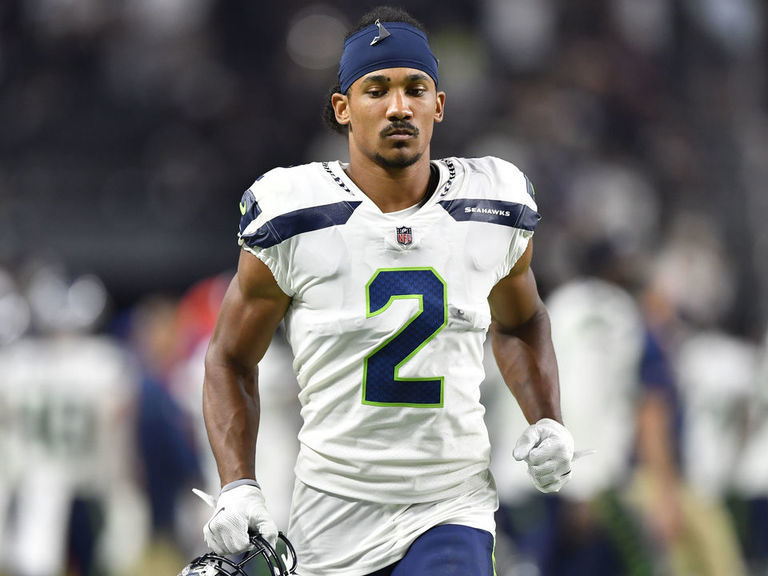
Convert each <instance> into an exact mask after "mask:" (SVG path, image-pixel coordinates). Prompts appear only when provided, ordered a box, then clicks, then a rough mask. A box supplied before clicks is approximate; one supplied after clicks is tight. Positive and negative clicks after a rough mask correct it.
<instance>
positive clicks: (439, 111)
mask: <svg viewBox="0 0 768 576" xmlns="http://www.w3.org/2000/svg"><path fill="white" fill-rule="evenodd" d="M444 112H445V92H438V93H437V98H436V99H435V115H434V119H435V122H442V121H443V113H444Z"/></svg>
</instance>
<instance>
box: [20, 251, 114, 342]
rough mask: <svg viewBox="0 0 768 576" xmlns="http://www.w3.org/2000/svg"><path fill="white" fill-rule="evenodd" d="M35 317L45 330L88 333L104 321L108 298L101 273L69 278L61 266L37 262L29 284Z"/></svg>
mask: <svg viewBox="0 0 768 576" xmlns="http://www.w3.org/2000/svg"><path fill="white" fill-rule="evenodd" d="M27 299H28V301H29V304H30V306H31V310H32V318H33V320H34V323H35V325H36V326H37V328H38V329H40V330H42V331H43V332H45V333H60V332H88V331H91V330H93V329H94V328H95V327H96V325H97V324H98V322H99V321H100V320H101V318H102V316H103V314H104V312H105V311H106V308H107V303H108V297H107V290H106V288H105V286H104V283H103V282H102V281H101V279H99V278H98V277H97V276H94V275H90V274H87V275H83V276H80V277H78V278H75V279H74V280H73V281H71V282H70V281H69V279H68V278H67V276H66V274H65V273H64V272H63V271H62V270H61V269H60V268H59V267H57V266H53V265H50V264H42V265H37V267H36V268H35V269H34V270H33V271H32V273H31V274H30V277H29V281H28V284H27Z"/></svg>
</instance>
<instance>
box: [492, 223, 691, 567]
mask: <svg viewBox="0 0 768 576" xmlns="http://www.w3.org/2000/svg"><path fill="white" fill-rule="evenodd" d="M621 244H622V242H619V241H617V240H616V239H610V238H608V239H602V240H598V239H593V240H592V243H587V244H576V245H574V246H572V247H571V253H572V254H573V255H574V258H576V255H578V253H579V251H583V254H584V255H583V256H581V257H580V261H581V262H582V264H581V265H580V266H577V269H578V270H580V272H581V273H580V274H579V275H577V276H576V277H574V278H573V279H571V280H569V281H567V282H565V283H564V284H562V285H561V286H559V287H558V288H556V289H555V290H554V291H553V292H552V293H551V294H550V295H549V296H548V297H547V301H546V303H547V307H548V309H549V313H550V317H551V319H552V338H553V343H554V346H555V351H556V353H557V356H558V364H559V367H560V374H561V383H562V398H561V402H562V407H563V417H564V418H565V419H566V421H568V422H569V427H570V428H571V429H572V430H573V434H574V439H575V440H576V441H577V442H578V443H579V444H580V445H582V446H585V447H587V448H589V449H593V450H595V454H594V455H593V456H591V457H590V460H589V465H588V466H587V465H585V466H583V467H582V468H580V469H579V474H578V475H577V476H575V477H574V479H573V480H572V482H571V485H570V486H569V490H567V491H564V492H562V493H561V494H559V495H558V496H557V497H537V496H535V495H533V494H532V493H531V492H530V491H529V490H525V489H521V488H524V487H523V486H521V485H520V484H519V483H516V482H514V475H513V474H511V473H510V471H509V470H505V473H502V472H498V473H497V474H496V476H497V477H500V478H503V479H504V480H503V481H500V482H499V490H500V494H501V495H502V506H501V509H500V518H501V523H502V526H503V527H504V530H505V532H506V536H507V538H508V539H509V540H510V542H509V543H508V545H510V546H511V547H512V550H513V557H515V558H516V559H515V562H514V563H513V565H512V566H510V567H508V569H507V570H506V571H504V570H503V569H502V571H501V573H502V574H504V573H507V574H515V573H516V570H524V571H525V573H526V574H527V573H531V574H542V575H553V576H554V575H558V574H562V575H569V576H573V575H577V574H585V575H586V574H589V575H605V576H611V575H614V574H637V575H640V574H649V575H650V574H666V573H667V572H666V568H665V565H664V564H665V554H664V553H663V546H662V545H661V544H660V541H661V540H663V536H662V534H661V532H662V531H667V532H671V533H674V531H675V530H676V526H677V523H678V522H679V518H678V515H679V504H678V502H677V492H678V486H679V483H680V479H679V474H678V472H677V467H676V459H675V452H674V446H675V444H676V441H675V434H674V430H673V426H672V423H673V421H674V412H675V390H674V383H673V377H672V374H671V366H670V365H669V362H668V360H667V359H666V357H665V355H664V353H663V351H662V350H661V349H660V347H659V344H658V343H657V342H656V341H655V338H654V336H653V334H652V333H651V332H650V331H649V329H648V327H647V325H646V322H645V319H644V316H643V312H642V310H641V308H640V306H639V304H638V302H637V300H636V296H635V289H636V285H637V281H638V273H639V271H638V270H637V269H636V267H637V256H636V255H635V256H633V255H631V254H626V253H623V252H622V251H621V249H620V246H621ZM487 370H488V376H487V379H488V383H489V384H490V385H491V386H490V389H489V390H487V392H486V394H487V398H488V399H487V400H486V406H488V419H489V423H490V425H491V426H492V427H493V428H494V429H496V431H497V432H498V429H499V428H502V427H510V426H511V427H513V428H514V427H515V426H516V427H518V428H519V427H520V425H521V422H520V415H519V411H517V410H515V408H514V407H513V406H511V405H510V404H509V403H498V397H497V393H496V392H495V390H496V389H498V385H497V384H496V382H495V381H496V380H498V370H497V369H495V367H493V366H488V367H487ZM515 423H516V424H515ZM499 450H501V451H502V453H503V450H504V447H503V445H502V446H501V447H499V446H497V447H496V449H495V452H494V455H496V454H497V452H498V451H499ZM499 456H501V455H499ZM494 462H495V460H494ZM636 466H637V467H642V468H643V469H644V470H646V473H647V474H648V475H649V477H650V478H651V481H652V482H653V483H655V484H656V485H658V486H659V487H660V491H659V492H657V493H656V495H657V497H658V498H659V501H657V502H656V501H654V502H650V503H648V505H649V506H652V508H653V509H649V510H648V511H646V510H644V509H642V508H639V507H638V506H636V505H635V504H634V503H633V502H631V499H630V498H629V495H628V493H627V486H628V485H629V484H630V483H631V479H632V477H633V475H634V474H635V473H636V468H635V467H636ZM494 468H495V469H496V468H502V469H503V468H508V464H505V462H504V461H503V459H502V460H501V462H500V463H495V464H494ZM646 512H647V514H646ZM659 513H661V514H663V516H659V515H658V514H659ZM648 520H651V521H648ZM654 520H655V521H656V522H653V521H654ZM662 520H664V522H662ZM661 524H664V526H663V527H662V526H661Z"/></svg>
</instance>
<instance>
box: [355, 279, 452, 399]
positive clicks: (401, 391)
mask: <svg viewBox="0 0 768 576" xmlns="http://www.w3.org/2000/svg"><path fill="white" fill-rule="evenodd" d="M365 295H366V306H367V310H366V317H368V318H370V317H372V316H377V315H379V314H383V313H385V312H386V311H387V309H388V308H389V306H390V305H391V304H392V302H394V301H395V300H402V299H414V300H417V301H418V303H419V311H418V312H417V313H416V314H414V315H413V316H411V318H410V319H409V320H408V321H407V322H406V323H405V324H404V325H403V326H402V327H401V328H400V330H398V331H397V333H395V335H394V336H392V337H390V338H389V339H388V340H387V341H385V342H384V343H383V344H381V345H380V346H379V347H378V348H376V349H375V350H374V351H373V352H371V354H369V355H368V356H367V357H366V358H365V362H364V364H363V404H372V405H374V406H413V407H419V408H439V407H441V406H442V405H443V377H442V376H433V377H421V378H403V377H400V375H399V372H400V368H401V367H402V366H403V365H405V364H406V363H407V362H408V361H409V360H411V359H412V358H413V357H414V356H415V355H416V354H418V352H419V351H420V350H421V349H422V348H423V347H424V346H426V344H427V343H428V342H429V341H430V340H432V338H434V337H435V335H436V334H437V333H438V332H440V330H442V329H443V328H444V327H445V325H446V323H447V321H448V302H447V297H446V294H445V281H444V280H443V279H442V278H441V277H440V276H439V275H438V274H437V272H435V270H434V269H433V268H395V269H386V268H385V269H380V270H377V271H376V273H375V274H374V275H373V277H372V278H371V279H370V280H369V281H368V284H367V285H366V287H365Z"/></svg>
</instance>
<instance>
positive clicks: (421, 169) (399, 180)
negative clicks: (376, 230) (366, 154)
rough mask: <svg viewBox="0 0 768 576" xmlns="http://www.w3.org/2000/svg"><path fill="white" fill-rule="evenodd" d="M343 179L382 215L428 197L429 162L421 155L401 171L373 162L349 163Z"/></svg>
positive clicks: (402, 208) (427, 158)
mask: <svg viewBox="0 0 768 576" xmlns="http://www.w3.org/2000/svg"><path fill="white" fill-rule="evenodd" d="M346 172H347V176H349V178H350V179H351V180H352V181H353V182H354V183H355V184H356V185H357V187H358V188H360V190H361V191H362V192H363V193H364V194H365V195H366V196H368V197H369V198H370V199H371V200H373V202H374V204H376V206H378V207H379V210H381V211H382V212H385V213H387V212H397V211H398V210H405V209H406V208H410V207H411V206H414V205H416V204H418V203H420V202H422V201H423V200H424V199H425V198H427V197H428V196H429V192H430V163H429V156H428V154H425V155H424V156H423V157H422V158H420V159H419V160H418V161H417V162H416V163H415V164H413V165H411V166H408V167H405V168H385V167H383V166H380V165H378V164H375V163H373V162H354V161H353V162H350V164H349V165H348V166H347V168H346Z"/></svg>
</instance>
